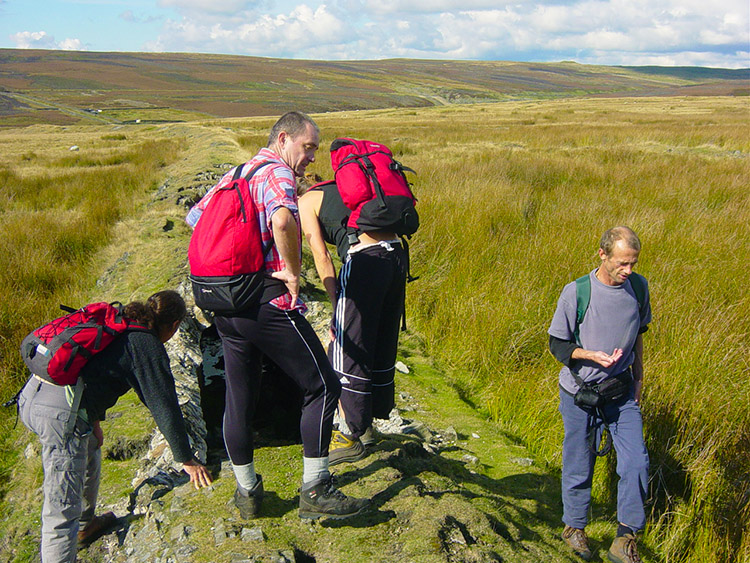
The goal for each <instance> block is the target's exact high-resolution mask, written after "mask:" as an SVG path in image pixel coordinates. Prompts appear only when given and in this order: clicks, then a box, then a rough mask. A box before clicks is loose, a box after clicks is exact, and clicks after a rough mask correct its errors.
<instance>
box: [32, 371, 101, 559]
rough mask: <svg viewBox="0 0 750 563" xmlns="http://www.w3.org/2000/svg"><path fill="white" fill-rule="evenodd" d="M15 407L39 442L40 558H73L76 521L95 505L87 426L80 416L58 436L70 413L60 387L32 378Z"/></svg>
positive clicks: (95, 451)
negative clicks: (70, 429)
mask: <svg viewBox="0 0 750 563" xmlns="http://www.w3.org/2000/svg"><path fill="white" fill-rule="evenodd" d="M18 411H19V415H20V418H21V420H22V421H23V423H24V424H25V425H26V427H27V428H28V429H29V430H31V431H32V432H34V433H35V434H36V435H37V436H39V440H40V441H41V444H42V467H43V469H44V504H43V506H42V543H41V556H42V563H63V562H65V563H68V562H73V561H75V560H76V551H77V543H78V537H77V536H78V529H79V525H81V524H83V525H85V524H86V523H87V522H88V521H90V520H91V519H92V518H93V517H94V513H95V510H96V498H97V495H98V493H99V479H100V476H101V450H100V449H99V447H98V443H97V440H96V437H95V436H94V435H93V434H92V433H91V427H90V426H89V425H88V424H87V423H86V422H85V421H83V420H82V419H80V418H79V419H78V420H77V421H76V427H75V430H74V432H73V434H72V435H71V436H68V437H66V436H65V435H64V434H65V423H66V421H67V419H68V415H69V413H70V406H69V405H68V401H67V399H66V396H65V387H62V386H57V385H53V384H50V383H44V382H41V381H39V380H38V379H36V378H34V377H32V378H31V379H29V381H28V383H26V386H25V387H24V388H23V391H22V392H21V395H20V396H19V398H18Z"/></svg>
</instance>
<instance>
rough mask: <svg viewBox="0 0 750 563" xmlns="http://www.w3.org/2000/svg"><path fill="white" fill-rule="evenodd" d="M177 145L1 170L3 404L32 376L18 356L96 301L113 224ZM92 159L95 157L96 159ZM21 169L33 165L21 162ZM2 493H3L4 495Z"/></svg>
mask: <svg viewBox="0 0 750 563" xmlns="http://www.w3.org/2000/svg"><path fill="white" fill-rule="evenodd" d="M178 151H179V144H178V143H177V142H175V141H173V140H164V141H147V142H143V143H140V144H135V145H134V146H130V147H127V148H125V147H123V148H122V149H121V150H119V152H116V153H102V154H100V155H96V154H94V155H93V156H92V155H89V154H87V155H74V156H66V157H63V158H46V159H45V158H44V157H43V156H38V155H35V158H34V159H33V160H34V168H33V169H32V170H23V166H21V165H19V166H13V163H9V162H8V161H7V160H6V161H5V162H4V163H3V165H0V233H2V237H0V294H1V295H3V299H0V398H2V400H3V401H4V400H7V399H8V398H10V397H11V396H12V395H13V394H14V393H15V392H16V391H17V390H18V388H19V387H20V385H21V384H22V383H23V381H24V379H25V377H26V373H25V370H24V366H23V363H22V361H21V359H20V355H19V353H18V347H19V345H20V342H21V340H22V339H23V337H24V336H25V335H26V333H28V332H29V331H30V330H32V329H33V328H35V327H36V326H38V325H40V324H42V323H43V322H45V321H47V320H49V319H51V318H53V317H54V316H56V315H58V314H62V312H61V311H60V310H59V308H58V305H59V304H61V303H62V304H68V305H72V306H80V305H82V304H84V303H85V302H86V301H87V300H90V299H93V298H95V296H92V295H91V294H90V291H91V289H92V287H93V281H94V280H93V279H92V276H93V271H94V269H93V268H92V266H93V265H92V263H91V260H92V256H93V255H94V253H95V252H96V251H97V250H99V249H100V248H102V247H103V246H104V245H106V244H107V243H108V242H109V240H110V236H111V232H112V229H113V227H114V224H115V222H116V221H118V220H119V219H121V218H123V217H126V216H128V215H130V214H132V213H133V212H134V211H135V210H136V209H137V208H138V207H139V206H140V205H142V203H143V201H144V198H145V197H147V195H148V194H149V193H150V192H151V190H152V189H153V188H154V187H155V186H156V182H157V181H158V179H159V173H160V172H161V170H162V168H163V166H165V165H166V163H167V162H169V161H172V160H174V159H175V158H176V155H177V154H178ZM91 152H93V151H91ZM20 160H21V161H28V159H26V158H23V157H22V158H21V159H20ZM3 410H4V412H2V413H0V452H3V454H2V455H0V482H2V481H3V479H2V477H3V475H4V474H5V473H6V472H7V471H8V470H9V467H10V463H7V462H8V461H9V460H7V459H5V457H4V456H5V455H8V454H7V452H12V448H10V447H9V445H8V444H7V443H6V441H7V440H8V439H9V437H10V432H8V431H7V430H8V428H9V425H10V424H11V423H12V422H13V418H12V417H11V416H9V410H6V409H3ZM1 494H2V491H1V490H0V495H1Z"/></svg>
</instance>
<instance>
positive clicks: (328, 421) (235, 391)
mask: <svg viewBox="0 0 750 563" xmlns="http://www.w3.org/2000/svg"><path fill="white" fill-rule="evenodd" d="M215 323H216V328H217V329H218V332H219V336H220V337H221V343H222V345H223V347H224V367H225V371H226V382H227V390H226V407H225V410H224V443H225V444H226V447H227V453H228V454H229V458H230V459H231V460H232V463H233V464H235V465H246V464H248V463H250V462H251V461H253V431H252V420H253V414H254V413H255V406H256V404H257V400H258V392H259V389H260V378H261V363H262V359H263V355H266V356H268V357H269V358H270V359H271V360H273V361H274V362H275V363H276V365H278V366H279V367H280V368H281V369H282V370H283V371H284V372H285V373H286V374H287V375H288V376H289V377H290V378H291V379H292V380H293V381H294V382H295V383H296V384H297V385H298V386H299V387H300V389H302V391H303V394H304V398H303V404H302V419H301V421H300V432H301V434H302V446H303V450H304V455H305V457H325V456H327V455H328V444H329V443H330V441H331V430H332V427H333V414H334V412H335V410H336V405H337V403H338V400H339V395H340V393H341V384H340V383H339V381H338V378H337V377H336V374H335V373H334V372H333V370H332V369H331V364H330V363H329V361H328V358H327V357H326V353H325V350H324V349H323V346H322V345H321V343H320V339H319V338H318V336H317V334H315V331H314V330H313V328H312V327H311V326H310V323H308V322H307V320H305V318H304V317H303V316H302V315H301V314H300V313H299V312H298V311H282V310H280V309H278V308H276V307H274V306H273V305H269V304H267V303H266V304H263V305H260V306H259V307H257V308H255V309H253V310H251V311H248V312H247V313H244V314H243V316H235V317H219V316H217V317H216V319H215Z"/></svg>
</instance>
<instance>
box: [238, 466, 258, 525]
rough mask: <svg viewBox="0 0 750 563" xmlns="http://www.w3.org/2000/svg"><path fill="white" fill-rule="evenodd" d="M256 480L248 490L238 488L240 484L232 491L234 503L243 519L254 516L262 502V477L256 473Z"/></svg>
mask: <svg viewBox="0 0 750 563" xmlns="http://www.w3.org/2000/svg"><path fill="white" fill-rule="evenodd" d="M257 477H258V481H257V482H256V483H255V486H254V487H253V488H252V489H250V490H249V491H247V492H245V491H244V490H240V486H239V485H237V488H236V489H235V491H234V505H235V506H236V507H237V508H239V509H240V516H241V517H242V518H244V519H245V520H250V519H252V518H255V517H256V516H257V515H258V513H259V512H260V505H261V503H262V502H263V477H261V476H260V474H258V475H257Z"/></svg>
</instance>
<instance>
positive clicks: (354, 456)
mask: <svg viewBox="0 0 750 563" xmlns="http://www.w3.org/2000/svg"><path fill="white" fill-rule="evenodd" d="M366 455H367V450H366V449H364V448H362V451H361V452H356V453H351V454H347V455H344V456H341V457H339V458H337V459H331V457H330V454H329V456H328V466H329V467H331V466H334V465H338V464H339V463H352V462H355V461H359V460H360V459H362V458H363V457H365V456H366Z"/></svg>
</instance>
